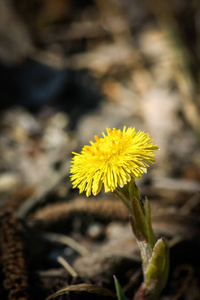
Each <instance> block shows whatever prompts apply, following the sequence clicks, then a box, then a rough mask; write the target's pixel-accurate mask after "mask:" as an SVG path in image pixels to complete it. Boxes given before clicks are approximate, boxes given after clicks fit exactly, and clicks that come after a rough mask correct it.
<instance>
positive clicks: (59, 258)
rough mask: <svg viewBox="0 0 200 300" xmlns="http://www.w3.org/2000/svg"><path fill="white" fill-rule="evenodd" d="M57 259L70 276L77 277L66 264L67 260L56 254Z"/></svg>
mask: <svg viewBox="0 0 200 300" xmlns="http://www.w3.org/2000/svg"><path fill="white" fill-rule="evenodd" d="M57 261H58V262H59V263H60V264H61V265H62V266H63V267H64V268H65V269H66V270H67V271H68V272H69V274H70V275H71V276H72V277H77V276H78V274H77V273H76V271H75V270H74V269H73V268H72V267H71V266H70V265H69V264H68V262H67V261H66V260H65V259H64V258H63V257H62V256H58V257H57Z"/></svg>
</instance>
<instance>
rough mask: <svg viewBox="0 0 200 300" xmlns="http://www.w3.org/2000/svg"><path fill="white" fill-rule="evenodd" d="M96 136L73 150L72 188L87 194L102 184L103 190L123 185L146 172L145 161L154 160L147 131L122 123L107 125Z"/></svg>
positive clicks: (95, 191)
mask: <svg viewBox="0 0 200 300" xmlns="http://www.w3.org/2000/svg"><path fill="white" fill-rule="evenodd" d="M102 135H103V137H102V138H99V137H98V136H95V137H94V138H95V142H94V143H93V142H90V144H91V145H90V146H84V147H83V149H82V151H81V153H80V154H79V153H75V152H73V154H74V157H73V159H72V166H71V170H70V173H71V174H72V175H71V180H72V184H73V188H75V187H78V188H79V193H82V192H83V191H86V196H90V195H91V192H92V193H93V195H97V194H98V193H99V192H100V190H101V187H102V184H104V189H105V192H106V193H107V192H110V191H114V190H115V189H116V188H117V187H118V186H119V187H123V186H124V185H126V184H127V183H128V182H129V181H130V180H131V177H134V178H140V177H141V175H142V173H144V172H146V167H148V164H147V163H146V161H149V162H154V161H155V159H154V155H155V154H154V152H153V151H155V150H157V149H158V147H157V146H156V145H153V141H152V140H151V139H150V137H149V135H148V134H147V133H144V132H141V131H138V132H136V131H135V128H128V129H127V130H126V126H124V128H123V131H121V130H120V129H118V130H117V129H116V128H113V130H112V129H108V128H107V135H105V134H104V133H102Z"/></svg>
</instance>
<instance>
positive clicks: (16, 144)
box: [0, 0, 200, 191]
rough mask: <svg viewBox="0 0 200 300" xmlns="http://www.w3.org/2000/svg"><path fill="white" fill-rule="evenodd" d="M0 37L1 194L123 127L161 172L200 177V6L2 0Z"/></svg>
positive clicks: (160, 0) (178, 0)
mask: <svg viewBox="0 0 200 300" xmlns="http://www.w3.org/2000/svg"><path fill="white" fill-rule="evenodd" d="M0 41H1V42H0V77H1V80H0V97H1V108H0V109H1V119H0V129H1V134H0V142H1V143H0V147H1V157H0V172H1V176H0V191H1V189H6V185H5V184H4V180H5V181H6V182H7V180H8V182H9V180H10V183H11V182H12V181H13V183H12V184H14V183H15V185H18V184H23V185H24V184H28V185H29V184H30V185H37V184H38V183H40V181H41V180H42V179H45V177H46V176H49V173H48V172H47V170H48V171H49V172H50V171H51V170H49V168H51V167H52V164H53V165H54V164H56V162H61V161H62V162H63V161H65V160H66V155H70V152H71V150H74V149H75V148H77V147H79V148H80V147H81V146H82V145H83V144H85V143H88V142H89V140H91V139H93V136H94V135H95V134H100V135H101V132H102V131H105V128H106V127H111V128H112V127H116V128H122V127H123V126H124V125H126V126H131V127H136V130H140V129H141V130H144V131H147V132H148V133H149V134H150V136H151V137H152V138H153V140H154V141H155V143H156V144H158V146H159V147H160V151H159V153H157V154H156V155H157V164H156V165H157V168H159V173H162V174H161V175H163V176H173V177H174V176H176V177H177V176H178V177H186V178H189V179H190V178H191V179H194V180H198V179H199V178H200V170H199V163H200V154H199V141H200V113H199V112H200V110H199V108H200V95H199V80H200V75H199V74H200V72H199V65H200V54H199V53H200V4H199V1H195V0H194V1H189V2H188V1H186V0H185V1H184V0H170V1H166V0H156V1H151V0H144V1H137V0H134V1H130V0H125V1H121V0H113V1H111V0H109V1H104V0H102V1H98V0H97V1H92V0H91V1H90V0H87V1H84V2H83V1H78V0H76V1H66V0H59V1H56V2H55V1H37V0H32V1H29V2H28V3H27V2H26V1H23V0H20V1H5V0H2V1H1V3H0ZM38 168H39V169H40V172H39V174H38ZM66 172H67V171H66ZM5 173H6V174H5ZM2 182H3V183H2ZM8 189H9V190H10V186H9V187H8Z"/></svg>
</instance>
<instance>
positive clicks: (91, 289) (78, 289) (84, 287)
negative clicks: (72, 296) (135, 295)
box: [45, 283, 115, 300]
mask: <svg viewBox="0 0 200 300" xmlns="http://www.w3.org/2000/svg"><path fill="white" fill-rule="evenodd" d="M70 292H75V293H82V292H86V293H91V294H100V295H102V296H105V297H111V298H115V295H114V294H113V293H112V292H111V291H109V290H108V289H105V288H102V287H99V286H96V285H93V284H87V283H81V284H76V285H71V286H68V287H66V288H64V289H61V290H59V291H57V292H56V293H54V294H52V295H50V296H49V297H47V298H46V299H45V300H50V299H54V298H56V297H58V296H61V295H64V294H66V295H67V294H68V293H70Z"/></svg>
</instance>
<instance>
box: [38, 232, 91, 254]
mask: <svg viewBox="0 0 200 300" xmlns="http://www.w3.org/2000/svg"><path fill="white" fill-rule="evenodd" d="M43 237H44V238H45V239H48V240H49V241H53V242H60V243H62V244H64V245H67V246H68V247H70V248H72V249H74V250H76V251H77V252H78V253H79V254H80V255H83V256H84V255H86V254H89V251H88V250H87V249H86V248H85V247H84V246H82V245H81V244H80V243H78V242H77V241H75V240H74V239H72V238H71V237H68V236H66V235H64V234H58V233H52V232H51V233H45V234H43Z"/></svg>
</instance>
